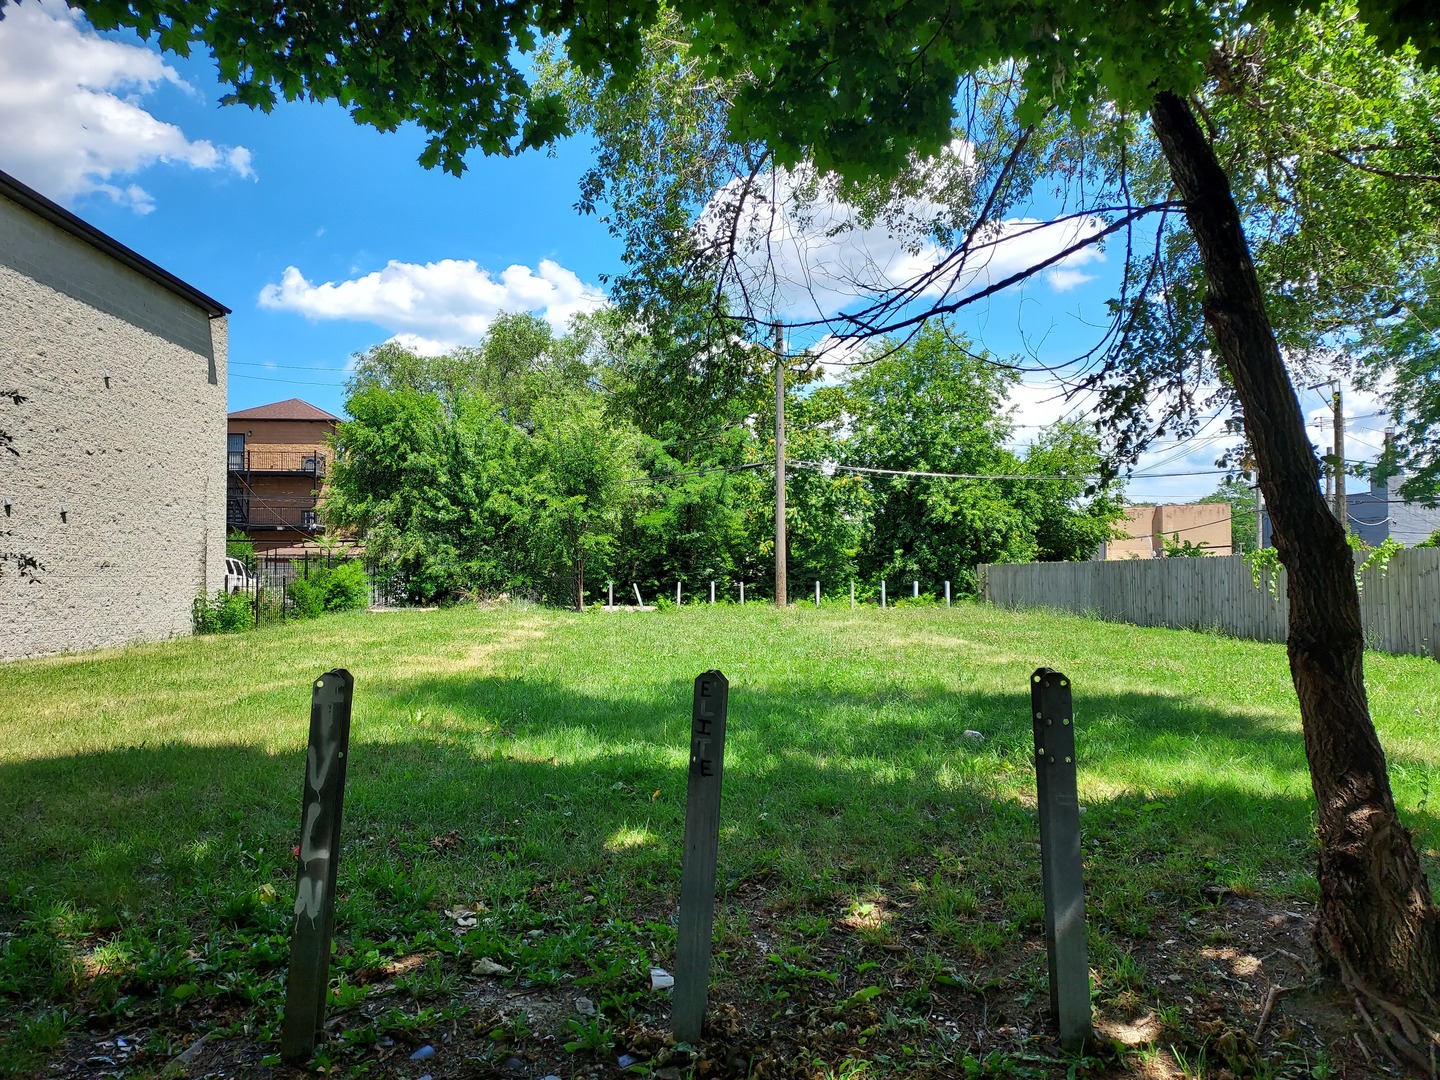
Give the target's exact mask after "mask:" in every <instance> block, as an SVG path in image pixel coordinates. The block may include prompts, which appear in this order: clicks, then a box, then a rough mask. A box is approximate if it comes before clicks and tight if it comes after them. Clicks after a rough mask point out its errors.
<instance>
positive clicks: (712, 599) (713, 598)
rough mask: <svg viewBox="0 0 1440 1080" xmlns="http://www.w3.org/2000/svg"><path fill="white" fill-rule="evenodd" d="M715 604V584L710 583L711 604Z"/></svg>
mask: <svg viewBox="0 0 1440 1080" xmlns="http://www.w3.org/2000/svg"><path fill="white" fill-rule="evenodd" d="M714 602H715V583H714V582H713V581H712V582H710V603H712V604H713V603H714Z"/></svg>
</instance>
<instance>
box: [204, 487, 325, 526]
mask: <svg viewBox="0 0 1440 1080" xmlns="http://www.w3.org/2000/svg"><path fill="white" fill-rule="evenodd" d="M225 524H226V526H227V527H229V528H232V529H245V530H247V531H250V532H254V531H257V530H259V531H263V530H266V529H276V530H287V531H291V532H302V533H318V532H321V531H322V530H321V525H320V511H319V510H317V509H316V508H315V500H314V499H313V498H312V499H308V500H302V499H287V498H286V497H284V496H270V497H263V496H259V495H249V494H246V493H244V492H236V491H233V490H232V491H230V492H229V493H228V494H227V496H226V499H225Z"/></svg>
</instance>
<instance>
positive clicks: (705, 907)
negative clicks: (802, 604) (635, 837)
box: [671, 671, 730, 1043]
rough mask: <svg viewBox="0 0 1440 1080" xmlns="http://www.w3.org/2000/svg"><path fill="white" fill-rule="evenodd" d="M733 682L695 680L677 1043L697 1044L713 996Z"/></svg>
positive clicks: (709, 676)
mask: <svg viewBox="0 0 1440 1080" xmlns="http://www.w3.org/2000/svg"><path fill="white" fill-rule="evenodd" d="M729 700H730V684H729V683H728V682H727V681H726V679H725V676H724V675H722V674H721V673H720V672H718V671H707V672H705V674H703V675H701V676H700V677H699V678H697V679H696V680H695V706H694V709H693V712H692V720H691V724H690V782H689V788H688V791H687V794H686V800H685V850H684V855H683V859H684V861H683V863H682V864H681V869H680V925H679V928H678V929H679V933H678V938H679V941H678V947H677V950H676V952H677V955H676V962H675V1000H674V1008H673V1011H672V1013H671V1027H672V1029H673V1031H674V1033H675V1040H676V1041H677V1042H688V1043H694V1042H698V1041H699V1039H700V1029H701V1026H702V1024H703V1022H704V1020H705V1003H706V1000H707V999H708V998H709V996H710V952H711V938H712V935H713V934H714V928H715V862H716V857H717V855H718V853H719V847H720V784H721V780H722V778H723V775H724V772H725V713H726V709H727V706H728V704H729Z"/></svg>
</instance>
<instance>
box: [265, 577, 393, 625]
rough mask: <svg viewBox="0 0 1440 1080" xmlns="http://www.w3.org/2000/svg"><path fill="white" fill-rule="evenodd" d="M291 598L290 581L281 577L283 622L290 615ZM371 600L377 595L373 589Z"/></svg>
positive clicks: (281, 616) (281, 615)
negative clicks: (287, 606)
mask: <svg viewBox="0 0 1440 1080" xmlns="http://www.w3.org/2000/svg"><path fill="white" fill-rule="evenodd" d="M289 600H290V582H289V581H288V580H287V579H285V578H283V577H282V578H281V579H280V621H281V622H284V621H285V620H286V618H287V617H288V616H287V615H286V613H285V605H286V604H287V603H288V602H289ZM370 602H371V603H372V604H373V603H374V602H375V596H374V594H373V590H372V594H371V596H370Z"/></svg>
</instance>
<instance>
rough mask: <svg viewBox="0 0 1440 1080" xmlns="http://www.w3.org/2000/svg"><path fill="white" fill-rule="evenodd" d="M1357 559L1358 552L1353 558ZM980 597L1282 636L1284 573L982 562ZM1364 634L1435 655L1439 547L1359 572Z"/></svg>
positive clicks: (1235, 559) (1373, 642) (1220, 564)
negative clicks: (1263, 575)
mask: <svg viewBox="0 0 1440 1080" xmlns="http://www.w3.org/2000/svg"><path fill="white" fill-rule="evenodd" d="M1356 561H1357V565H1358V563H1359V556H1357V557H1356ZM979 576H980V581H981V597H982V598H983V599H985V600H987V601H988V602H990V603H992V604H997V605H1000V606H1002V607H1035V608H1055V609H1058V610H1061V611H1072V612H1075V613H1076V614H1080V615H1094V616H1097V617H1099V618H1102V619H1107V620H1110V621H1111V622H1128V623H1134V624H1136V625H1138V626H1168V627H1173V628H1175V629H1188V630H1213V631H1219V632H1221V633H1226V634H1233V635H1234V636H1235V637H1242V638H1251V639H1253V640H1255V641H1284V640H1285V638H1286V634H1287V625H1288V620H1289V603H1288V601H1287V600H1286V598H1285V572H1284V571H1283V570H1282V571H1280V572H1279V575H1278V580H1277V581H1276V582H1275V591H1274V595H1272V594H1271V591H1270V589H1269V588H1268V587H1267V585H1266V583H1265V582H1263V581H1262V582H1261V584H1260V586H1259V587H1258V588H1257V587H1256V585H1255V582H1254V578H1253V576H1252V575H1251V572H1250V566H1249V564H1248V563H1246V562H1245V560H1244V559H1243V558H1241V557H1240V556H1238V555H1235V556H1219V557H1206V558H1200V559H1127V560H1117V561H1115V562H1083V563H1023V564H1016V565H1008V564H1006V565H1000V564H990V565H982V566H980V567H979ZM1361 584H1362V590H1361V593H1360V612H1361V616H1362V618H1363V621H1364V626H1365V641H1366V644H1368V645H1369V646H1370V647H1371V648H1374V649H1380V650H1382V651H1384V652H1390V653H1402V654H1412V655H1415V656H1436V657H1440V642H1437V640H1436V639H1437V636H1440V624H1437V622H1436V614H1435V613H1436V612H1440V548H1407V549H1405V550H1404V551H1399V552H1396V553H1395V555H1394V556H1392V557H1391V559H1390V561H1389V563H1388V564H1387V565H1386V566H1385V567H1383V568H1382V567H1371V568H1370V569H1368V570H1366V571H1364V572H1363V574H1362V575H1361Z"/></svg>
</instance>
